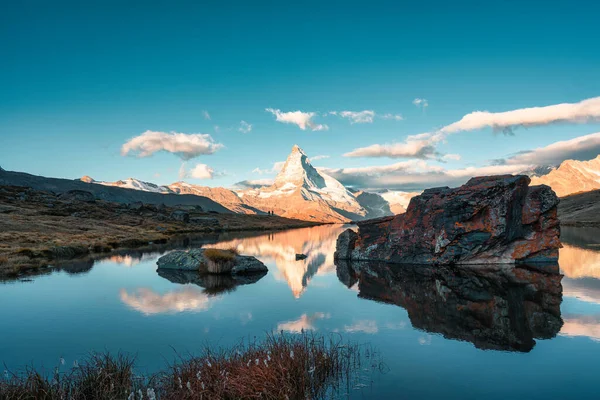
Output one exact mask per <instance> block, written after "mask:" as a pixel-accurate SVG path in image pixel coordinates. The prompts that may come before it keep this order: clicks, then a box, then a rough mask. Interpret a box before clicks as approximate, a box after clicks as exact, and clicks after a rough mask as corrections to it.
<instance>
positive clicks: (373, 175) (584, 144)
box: [320, 132, 600, 190]
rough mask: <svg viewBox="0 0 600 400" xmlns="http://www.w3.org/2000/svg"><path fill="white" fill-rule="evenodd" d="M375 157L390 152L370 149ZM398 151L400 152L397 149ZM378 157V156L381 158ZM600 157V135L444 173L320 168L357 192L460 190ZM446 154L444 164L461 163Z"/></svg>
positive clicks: (411, 166)
mask: <svg viewBox="0 0 600 400" xmlns="http://www.w3.org/2000/svg"><path fill="white" fill-rule="evenodd" d="M367 149H371V150H370V151H372V152H373V153H377V152H376V150H380V151H379V153H381V154H383V153H384V150H385V151H388V152H389V151H392V150H394V148H391V149H384V150H381V149H378V148H376V147H374V146H370V148H367ZM396 150H398V149H396ZM379 153H378V154H379ZM599 154H600V132H598V133H592V134H589V135H584V136H580V137H577V138H574V139H570V140H563V141H559V142H555V143H552V144H550V145H548V146H544V147H539V148H537V149H534V150H527V151H521V152H519V153H517V154H515V155H512V156H510V157H508V158H503V159H497V160H492V161H491V164H490V165H485V166H481V167H466V168H458V169H445V168H443V167H439V166H431V165H429V164H427V163H426V162H425V161H424V160H418V159H412V160H407V161H403V162H399V163H395V164H391V165H384V166H368V167H359V168H338V169H333V168H320V169H321V170H323V171H324V172H325V173H327V174H329V175H331V176H333V177H334V178H336V179H338V180H339V181H340V182H342V183H343V184H344V185H348V186H353V187H358V188H364V189H366V188H373V189H398V190H404V189H406V190H421V189H426V188H428V187H434V186H459V185H462V184H463V183H465V182H466V181H467V180H468V179H470V178H472V177H474V176H482V175H502V174H517V173H522V172H523V171H528V170H530V169H532V168H533V167H535V166H539V165H558V164H560V163H561V162H563V161H565V160H569V159H574V160H590V159H593V158H595V157H597V156H598V155H599ZM459 159H460V156H459V155H457V154H446V155H444V156H443V157H442V160H459Z"/></svg>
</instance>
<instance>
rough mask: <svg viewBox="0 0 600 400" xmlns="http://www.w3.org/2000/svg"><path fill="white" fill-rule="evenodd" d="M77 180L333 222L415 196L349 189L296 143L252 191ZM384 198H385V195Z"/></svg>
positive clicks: (401, 204) (388, 211)
mask: <svg viewBox="0 0 600 400" xmlns="http://www.w3.org/2000/svg"><path fill="white" fill-rule="evenodd" d="M81 180H82V181H84V182H87V183H93V184H98V185H104V186H113V187H121V188H128V189H135V190H141V191H146V192H153V193H162V194H192V195H197V196H203V197H207V198H209V199H211V200H213V201H215V202H216V203H219V204H221V205H222V206H223V207H226V208H228V209H229V210H231V211H234V212H237V213H245V214H267V213H268V212H273V213H275V214H276V215H280V216H284V217H288V218H296V219H303V220H308V221H319V222H333V223H344V222H349V221H353V220H362V219H369V218H377V217H383V216H386V215H392V214H393V213H394V211H393V210H396V211H400V212H404V211H405V209H406V206H407V205H408V201H409V200H410V197H412V195H416V194H418V193H414V194H410V193H405V192H399V193H398V194H396V192H386V193H385V194H384V195H380V194H378V193H370V192H364V191H356V192H353V191H351V190H349V189H348V188H346V187H345V186H344V185H342V184H341V183H340V182H339V181H337V180H336V179H334V178H332V177H331V176H329V175H327V174H325V173H323V172H321V171H318V170H317V169H316V168H314V167H313V166H312V164H311V163H310V160H309V158H308V156H307V155H306V153H304V151H303V150H302V149H301V148H300V147H298V146H297V145H295V146H294V147H293V148H292V151H291V153H290V154H289V156H288V158H287V160H286V162H285V164H284V166H283V168H282V169H281V171H280V172H279V174H278V175H277V177H276V178H275V182H274V183H273V184H272V185H270V186H265V187H261V188H255V189H245V190H231V189H226V188H221V187H217V188H214V187H207V186H199V185H192V184H189V183H186V182H176V183H173V184H171V185H168V186H159V185H156V184H153V183H149V182H144V181H140V180H138V179H134V178H128V179H125V180H120V181H117V182H102V181H96V180H94V179H92V178H91V177H89V176H84V177H83V178H81ZM384 196H387V199H386V198H385V197H384ZM392 209H393V210H392Z"/></svg>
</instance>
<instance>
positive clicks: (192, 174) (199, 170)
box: [179, 163, 222, 180]
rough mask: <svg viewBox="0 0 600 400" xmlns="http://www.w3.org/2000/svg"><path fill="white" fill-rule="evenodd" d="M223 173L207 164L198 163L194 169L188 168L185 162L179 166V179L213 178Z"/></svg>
mask: <svg viewBox="0 0 600 400" xmlns="http://www.w3.org/2000/svg"><path fill="white" fill-rule="evenodd" d="M220 175H222V174H221V173H218V172H215V170H214V169H212V168H211V167H209V166H208V165H206V164H196V165H195V166H194V167H193V168H192V169H190V170H187V169H186V165H185V163H182V164H181V167H179V179H180V180H183V179H185V178H191V179H213V178H214V177H215V176H220Z"/></svg>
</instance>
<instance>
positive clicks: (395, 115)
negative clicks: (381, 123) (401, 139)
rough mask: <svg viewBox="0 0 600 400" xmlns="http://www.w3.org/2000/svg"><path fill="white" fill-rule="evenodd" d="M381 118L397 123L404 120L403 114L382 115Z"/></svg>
mask: <svg viewBox="0 0 600 400" xmlns="http://www.w3.org/2000/svg"><path fill="white" fill-rule="evenodd" d="M381 118H383V119H393V120H395V121H402V120H403V119H404V117H402V115H401V114H390V113H387V114H383V115H381Z"/></svg>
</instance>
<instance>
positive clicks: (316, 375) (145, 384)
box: [0, 333, 380, 400]
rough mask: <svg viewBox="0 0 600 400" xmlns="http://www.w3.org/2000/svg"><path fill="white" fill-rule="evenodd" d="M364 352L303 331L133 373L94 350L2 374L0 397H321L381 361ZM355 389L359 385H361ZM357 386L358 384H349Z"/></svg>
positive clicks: (129, 364) (127, 361) (125, 361)
mask: <svg viewBox="0 0 600 400" xmlns="http://www.w3.org/2000/svg"><path fill="white" fill-rule="evenodd" d="M373 354H374V353H372V352H371V351H369V349H366V348H364V347H359V346H356V345H349V344H345V343H343V342H342V341H341V339H340V338H339V337H338V336H331V337H329V338H325V337H323V336H318V335H313V334H308V333H303V334H301V335H284V334H280V335H269V336H267V338H266V339H265V340H264V341H262V342H252V343H245V342H244V343H241V344H240V345H238V346H235V347H233V348H230V349H224V350H219V351H217V352H214V351H212V350H211V349H209V348H207V349H205V350H204V351H203V353H202V354H201V355H200V356H198V357H192V358H189V359H180V361H179V362H177V363H175V364H173V365H171V366H169V367H168V369H167V370H165V371H163V372H161V373H158V374H156V375H153V376H149V377H136V376H135V375H134V373H133V371H134V360H133V359H132V358H129V357H125V356H122V355H119V356H117V357H111V356H110V355H108V354H101V355H95V354H93V355H91V356H90V357H89V359H88V360H86V361H85V362H84V363H82V365H80V366H77V367H75V368H73V369H72V370H71V371H69V372H65V373H61V372H60V370H59V369H58V368H57V369H56V370H55V371H54V372H53V373H52V374H51V375H50V376H44V375H43V374H40V373H38V372H36V371H35V370H33V369H27V370H26V371H25V372H24V373H22V374H11V375H10V376H9V377H8V379H5V380H2V379H0V398H2V399H10V400H12V399H47V400H54V399H65V400H79V399H82V400H83V399H85V400H96V399H126V398H129V399H133V398H135V399H136V400H138V399H139V400H143V399H149V400H151V399H164V400H175V399H177V400H180V399H190V400H195V399H203V400H211V399H258V398H260V399H308V398H310V399H321V398H333V397H337V396H339V395H340V394H341V393H340V391H343V392H347V391H348V390H351V389H352V387H353V386H354V385H355V384H356V383H357V379H360V378H359V375H360V374H361V372H362V371H364V370H365V367H367V368H366V369H367V370H376V369H377V368H379V366H380V361H379V360H378V359H377V358H376V357H373ZM359 385H360V386H364V384H362V383H360V384H359ZM354 387H356V386H354Z"/></svg>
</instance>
